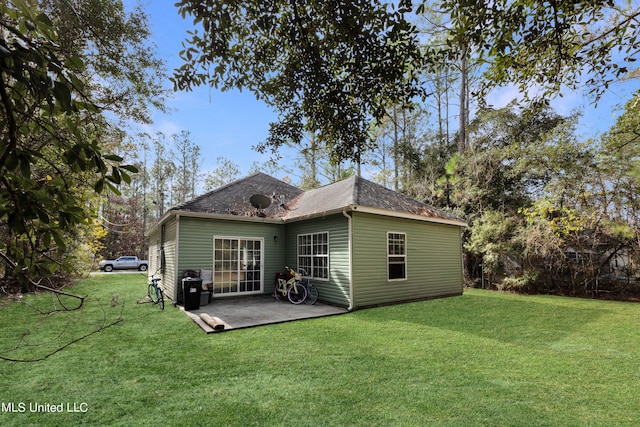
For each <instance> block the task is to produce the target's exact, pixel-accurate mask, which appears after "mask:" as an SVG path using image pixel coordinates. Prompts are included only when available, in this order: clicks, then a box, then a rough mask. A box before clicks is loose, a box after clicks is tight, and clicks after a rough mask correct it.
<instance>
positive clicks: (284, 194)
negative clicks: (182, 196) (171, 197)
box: [172, 172, 303, 217]
mask: <svg viewBox="0 0 640 427" xmlns="http://www.w3.org/2000/svg"><path fill="white" fill-rule="evenodd" d="M302 193H303V191H302V190H301V189H299V188H297V187H294V186H293V185H290V184H287V183H286V182H284V181H282V180H279V179H276V178H273V177H271V176H269V175H267V174H264V173H261V172H258V173H255V174H253V175H249V176H247V177H245V178H242V179H239V180H237V181H233V182H232V183H230V184H227V185H224V186H222V187H218V188H216V189H215V190H213V191H210V192H208V193H205V194H203V195H201V196H199V197H196V198H195V199H192V200H190V201H188V202H186V203H183V204H181V205H178V206H175V207H174V208H172V210H178V211H191V212H204V213H215V214H222V215H240V216H252V215H255V214H256V212H257V210H256V208H254V207H253V206H251V203H250V202H249V199H250V198H251V196H253V195H255V194H261V195H265V196H267V197H269V198H271V199H272V203H271V205H270V206H269V207H268V208H266V209H263V212H264V214H266V216H268V217H277V216H280V215H281V211H282V210H283V209H282V207H280V204H281V201H283V202H286V201H288V200H291V199H293V198H295V197H297V196H299V195H300V194H302Z"/></svg>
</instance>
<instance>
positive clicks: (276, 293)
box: [273, 285, 282, 300]
mask: <svg viewBox="0 0 640 427" xmlns="http://www.w3.org/2000/svg"><path fill="white" fill-rule="evenodd" d="M273 297H274V298H275V299H277V300H281V299H282V294H281V293H280V289H279V288H278V285H276V287H275V289H274V290H273Z"/></svg>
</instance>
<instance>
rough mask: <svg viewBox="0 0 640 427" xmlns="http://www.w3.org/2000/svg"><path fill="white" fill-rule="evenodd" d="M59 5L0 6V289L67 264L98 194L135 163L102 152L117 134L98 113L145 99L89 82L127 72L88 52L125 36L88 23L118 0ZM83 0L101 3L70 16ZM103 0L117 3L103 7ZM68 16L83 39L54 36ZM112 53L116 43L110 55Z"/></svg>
mask: <svg viewBox="0 0 640 427" xmlns="http://www.w3.org/2000/svg"><path fill="white" fill-rule="evenodd" d="M64 4H65V5H67V6H68V7H67V9H66V11H67V12H68V13H66V14H55V13H54V14H47V13H44V12H43V10H44V11H55V10H59V9H60V7H61V6H60V4H59V3H57V2H42V4H40V3H36V2H25V1H18V0H14V1H9V2H8V3H7V2H5V3H3V4H1V5H0V32H1V33H2V34H3V38H2V39H0V77H1V78H0V138H1V139H2V143H1V144H0V146H1V147H2V149H0V230H1V232H0V236H2V237H1V238H0V255H1V256H2V258H3V259H4V260H5V261H6V263H5V266H7V265H8V267H6V268H5V269H4V278H3V281H4V283H5V284H7V285H9V286H8V287H6V288H5V289H15V288H14V287H12V285H14V284H16V283H18V284H19V285H20V287H21V289H22V290H23V291H27V290H30V289H31V288H32V286H35V284H36V283H37V280H36V279H37V278H41V277H52V276H53V275H54V274H60V273H61V272H63V271H65V270H71V269H72V267H73V261H72V260H73V255H74V253H73V252H71V251H70V249H72V248H73V247H77V246H79V244H78V239H79V238H80V237H81V236H83V235H84V233H86V232H89V231H90V230H91V229H93V228H94V224H93V221H92V218H93V217H94V216H95V208H96V205H97V203H96V200H95V199H96V196H97V194H99V193H102V192H103V191H104V190H105V188H109V189H111V190H112V191H114V192H117V191H118V189H117V186H118V185H119V184H120V183H123V182H129V181H130V175H129V173H131V172H135V171H136V168H135V167H133V166H130V165H123V164H122V162H123V159H122V157H120V156H117V155H106V154H104V151H105V149H108V148H107V147H114V146H115V145H117V144H119V143H120V141H122V133H121V132H119V131H118V130H117V129H116V128H115V127H114V126H112V123H111V122H110V120H109V119H108V118H107V116H106V115H105V114H104V112H105V110H106V109H108V108H110V109H113V111H118V110H119V109H120V107H122V108H123V110H124V111H126V110H127V109H126V108H125V107H127V105H128V106H130V107H131V108H134V109H135V108H137V107H135V106H136V105H137V106H138V107H140V106H142V105H145V102H146V101H145V99H146V98H145V95H143V94H142V93H140V92H134V93H130V96H129V98H127V99H128V101H130V102H129V103H127V102H125V101H124V100H121V99H115V98H109V97H106V96H103V95H105V93H104V92H102V91H101V90H100V87H99V86H98V85H97V84H96V82H97V81H99V80H100V79H101V78H104V79H106V80H108V79H109V78H114V79H120V80H122V81H126V82H129V81H130V79H131V76H129V75H128V74H127V73H122V74H120V75H117V74H118V69H117V65H118V63H117V62H114V63H110V64H109V66H107V65H104V64H101V63H100V62H99V58H98V56H96V57H91V55H90V54H89V51H91V52H96V51H101V49H102V48H104V49H107V50H108V49H109V47H110V46H111V47H114V46H113V45H111V42H115V41H117V40H121V41H122V42H123V43H124V45H126V44H127V41H128V40H130V39H131V35H130V34H129V33H125V34H123V33H122V32H119V31H110V32H100V31H99V30H100V25H99V24H97V23H96V21H97V20H98V19H99V18H100V19H103V18H104V19H106V20H108V19H109V17H112V15H110V14H109V13H112V12H113V13H112V14H114V15H115V12H114V11H117V10H121V9H122V7H121V3H120V2H118V1H116V0H114V1H111V2H89V1H84V2H75V3H74V4H73V5H70V4H68V2H64ZM89 4H91V5H94V6H96V5H97V6H101V5H102V6H106V11H105V14H103V15H101V16H99V17H98V16H95V17H94V21H92V20H91V19H90V18H91V16H92V15H91V14H90V13H87V14H85V15H83V16H85V17H86V19H83V20H81V21H77V20H76V21H74V20H75V19H76V17H78V16H81V15H82V14H80V13H78V11H79V10H84V9H82V7H84V6H87V5H89ZM109 5H114V6H116V7H115V9H113V11H112V10H111V9H109V8H108V6H109ZM118 5H119V6H120V8H119V9H118V7H117V6H118ZM56 7H58V9H56ZM51 16H53V18H51ZM118 16H119V15H118ZM72 21H73V22H75V25H81V26H82V27H83V31H87V35H88V37H90V41H86V42H85V41H83V42H82V43H80V44H74V43H72V40H70V39H65V38H64V36H60V34H61V32H62V31H61V29H64V28H67V27H68V26H69V25H71V24H72ZM125 23H126V25H125V28H128V29H131V30H134V29H135V26H140V28H139V29H138V31H142V30H143V29H145V28H146V27H144V26H141V24H143V23H142V22H140V21H136V22H135V23H132V22H130V21H126V20H125ZM107 24H108V23H107ZM103 27H104V28H107V27H109V25H105V26H103ZM92 30H93V31H95V32H92ZM136 34H140V33H136ZM142 39H144V35H143V37H142ZM118 55H119V52H118V51H117V50H116V51H115V52H114V56H113V57H112V58H116V59H117V58H118ZM103 65H104V66H103ZM120 65H122V64H120ZM149 66H150V67H151V68H154V67H156V66H158V64H155V65H149ZM122 70H123V68H120V71H122ZM154 70H156V71H157V70H158V68H154ZM116 75H117V76H116ZM133 86H135V85H133ZM152 86H153V85H152V84H149V87H152ZM121 93H124V92H121ZM128 93H129V92H128Z"/></svg>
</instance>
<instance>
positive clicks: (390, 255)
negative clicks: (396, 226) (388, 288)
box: [386, 231, 409, 282]
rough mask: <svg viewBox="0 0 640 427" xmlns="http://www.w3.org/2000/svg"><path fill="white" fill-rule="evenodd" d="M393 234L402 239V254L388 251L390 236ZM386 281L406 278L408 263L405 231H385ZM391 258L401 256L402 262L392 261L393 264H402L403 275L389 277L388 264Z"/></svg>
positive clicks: (389, 264) (397, 280)
mask: <svg viewBox="0 0 640 427" xmlns="http://www.w3.org/2000/svg"><path fill="white" fill-rule="evenodd" d="M393 235H397V236H402V241H403V245H402V249H403V253H402V254H396V253H390V252H391V251H390V250H389V249H390V246H391V238H392V236H393ZM386 244H387V250H386V251H387V281H388V282H401V281H404V280H407V278H408V277H409V267H408V265H407V264H408V263H407V233H405V232H402V231H387V242H386ZM391 258H402V259H403V260H402V262H393V264H402V265H404V277H397V278H393V279H392V278H391V277H390V274H391V270H390V268H389V267H390V266H391V265H392V262H391Z"/></svg>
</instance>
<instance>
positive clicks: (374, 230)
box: [352, 212, 463, 308]
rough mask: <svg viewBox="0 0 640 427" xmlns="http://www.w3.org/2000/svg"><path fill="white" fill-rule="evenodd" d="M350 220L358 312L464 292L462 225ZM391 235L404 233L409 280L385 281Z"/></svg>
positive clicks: (377, 218) (373, 218)
mask: <svg viewBox="0 0 640 427" xmlns="http://www.w3.org/2000/svg"><path fill="white" fill-rule="evenodd" d="M352 218H353V220H352V221H353V223H352V231H353V279H354V284H353V293H354V296H353V298H354V308H360V307H366V306H372V305H379V304H388V303H393V302H400V301H408V300H414V299H425V298H431V297H438V296H445V295H455V294H461V293H462V284H463V277H462V252H461V230H460V227H458V226H452V225H445V224H437V223H431V222H425V221H417V220H410V219H401V218H392V217H385V216H379V215H371V214H366V213H360V212H353V216H352ZM387 232H399V233H406V247H407V250H406V251H407V278H406V280H401V281H388V280H387Z"/></svg>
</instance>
